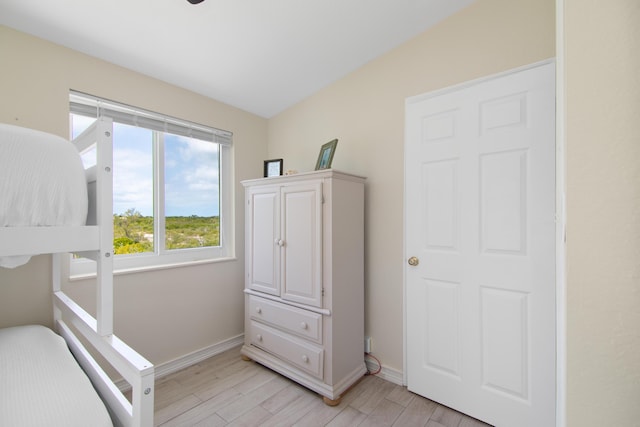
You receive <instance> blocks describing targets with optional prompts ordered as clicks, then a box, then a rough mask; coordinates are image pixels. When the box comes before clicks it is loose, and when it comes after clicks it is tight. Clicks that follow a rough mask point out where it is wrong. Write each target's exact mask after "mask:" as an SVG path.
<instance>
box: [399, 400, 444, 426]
mask: <svg viewBox="0 0 640 427" xmlns="http://www.w3.org/2000/svg"><path fill="white" fill-rule="evenodd" d="M437 407H438V404H437V403H435V402H433V401H431V400H428V399H423V398H420V397H417V396H416V398H415V399H413V400H412V401H411V402H410V403H409V405H407V408H406V409H405V410H404V411H403V412H402V414H400V416H399V417H398V418H397V419H396V422H395V423H394V425H396V426H398V427H404V426H406V427H424V425H425V424H427V421H429V418H431V415H433V413H434V411H435V410H436V408H437Z"/></svg>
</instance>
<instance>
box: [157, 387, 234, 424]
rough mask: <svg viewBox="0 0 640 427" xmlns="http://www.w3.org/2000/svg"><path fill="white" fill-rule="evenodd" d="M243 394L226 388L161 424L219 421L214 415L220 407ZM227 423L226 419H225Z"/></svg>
mask: <svg viewBox="0 0 640 427" xmlns="http://www.w3.org/2000/svg"><path fill="white" fill-rule="evenodd" d="M240 397H241V394H240V393H238V392H237V391H235V390H233V389H229V390H226V391H224V392H222V393H219V394H217V395H216V396H214V397H212V398H211V399H209V400H207V401H204V402H201V403H200V404H198V405H196V406H194V407H193V408H190V409H189V410H188V411H184V412H182V413H181V414H179V415H177V416H175V417H173V418H171V419H169V420H167V422H166V423H164V424H160V425H161V426H162V427H183V426H192V425H196V424H198V423H200V422H203V421H205V420H210V421H215V422H218V420H217V418H216V417H212V416H213V415H214V414H215V413H216V412H217V411H218V410H219V409H221V408H224V407H226V406H228V405H229V404H231V403H232V402H235V401H236V400H237V399H238V398H240ZM225 423H226V421H225Z"/></svg>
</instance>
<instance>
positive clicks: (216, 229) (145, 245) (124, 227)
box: [113, 209, 220, 255]
mask: <svg viewBox="0 0 640 427" xmlns="http://www.w3.org/2000/svg"><path fill="white" fill-rule="evenodd" d="M165 235H166V240H165V248H166V249H185V248H199V247H205V246H219V244H220V218H219V217H217V216H211V217H201V216H195V215H193V216H188V217H184V216H169V217H166V218H165ZM153 237H154V236H153V217H150V216H142V215H141V214H140V212H138V211H136V210H135V209H129V210H127V211H126V212H125V213H124V214H121V215H118V214H115V215H113V247H114V252H115V254H116V255H118V254H133V253H140V252H153Z"/></svg>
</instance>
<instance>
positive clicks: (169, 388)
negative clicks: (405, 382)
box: [154, 347, 491, 427]
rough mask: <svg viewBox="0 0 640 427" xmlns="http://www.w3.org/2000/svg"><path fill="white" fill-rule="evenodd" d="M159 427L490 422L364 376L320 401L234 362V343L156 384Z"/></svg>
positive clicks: (455, 426) (425, 426) (476, 426)
mask: <svg viewBox="0 0 640 427" xmlns="http://www.w3.org/2000/svg"><path fill="white" fill-rule="evenodd" d="M154 425H156V426H161V427H192V426H199V427H205V426H207V427H217V426H231V427H240V426H249V427H255V426H262V427H269V426H277V427H290V426H295V427H324V426H330V427H341V426H345V427H352V426H358V425H361V426H366V427H370V426H372V427H375V426H396V427H491V426H489V425H488V424H485V423H482V422H481V421H478V420H475V419H473V418H471V417H469V416H467V415H464V414H461V413H459V412H456V411H454V410H452V409H450V408H447V407H446V406H442V405H439V404H438V403H436V402H433V401H431V400H429V399H425V398H423V397H421V396H418V395H416V394H414V393H412V392H409V391H408V390H407V388H406V387H403V386H399V385H396V384H393V383H390V382H389V381H385V380H384V379H382V378H380V377H377V376H374V375H368V376H365V377H363V379H362V380H361V381H360V382H358V383H357V384H356V385H355V386H353V387H352V388H351V389H350V390H349V391H348V392H347V393H345V394H344V395H343V396H341V401H340V403H339V404H338V405H337V406H327V405H325V404H324V403H323V400H322V397H321V396H319V395H318V394H316V393H315V392H313V391H311V390H309V389H307V388H305V387H303V386H301V385H299V384H297V383H295V382H293V381H291V380H289V379H287V378H285V377H283V376H281V375H280V374H278V373H276V372H274V371H271V370H269V369H267V368H265V367H264V366H262V365H260V364H258V363H255V362H252V361H249V362H247V361H243V360H241V359H240V351H239V347H237V348H234V349H231V350H228V351H226V352H224V353H221V354H219V355H216V356H213V357H211V358H209V359H206V360H203V361H200V362H198V363H197V364H195V365H193V366H190V367H188V368H185V369H183V370H181V371H179V372H175V373H172V374H170V375H168V376H165V377H164V378H160V379H158V380H157V381H156V390H155V420H154Z"/></svg>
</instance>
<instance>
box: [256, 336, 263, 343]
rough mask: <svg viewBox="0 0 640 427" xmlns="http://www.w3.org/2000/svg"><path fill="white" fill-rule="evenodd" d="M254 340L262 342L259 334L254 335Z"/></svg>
mask: <svg viewBox="0 0 640 427" xmlns="http://www.w3.org/2000/svg"><path fill="white" fill-rule="evenodd" d="M256 339H257V340H258V341H260V342H262V335H260V334H258V335H256Z"/></svg>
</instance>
